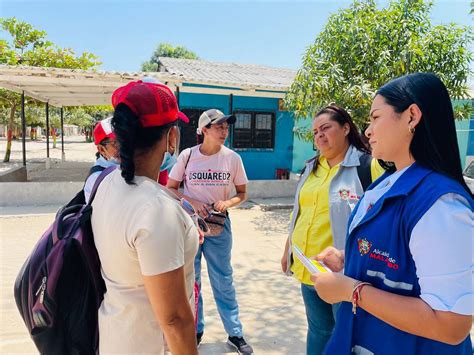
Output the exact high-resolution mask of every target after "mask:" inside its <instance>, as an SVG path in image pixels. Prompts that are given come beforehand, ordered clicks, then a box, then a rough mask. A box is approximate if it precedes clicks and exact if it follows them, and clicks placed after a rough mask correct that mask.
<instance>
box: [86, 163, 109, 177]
mask: <svg viewBox="0 0 474 355" xmlns="http://www.w3.org/2000/svg"><path fill="white" fill-rule="evenodd" d="M104 170H105V168H104V167H103V166H100V165H94V166H93V167H92V168H90V169H89V175H88V176H87V177H89V176H91V175H92V174H94V173H96V172H98V171H104Z"/></svg>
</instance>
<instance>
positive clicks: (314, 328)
mask: <svg viewBox="0 0 474 355" xmlns="http://www.w3.org/2000/svg"><path fill="white" fill-rule="evenodd" d="M301 294H302V295H303V301H304V306H305V308H306V319H307V320H308V333H307V336H306V353H307V354H308V355H319V354H322V353H323V351H324V348H325V347H326V343H327V342H328V340H329V338H330V337H331V334H332V331H333V329H334V324H335V319H336V312H337V309H338V308H339V305H340V303H337V304H334V305H330V304H329V303H326V302H324V301H323V300H322V299H321V298H319V296H318V293H317V292H316V290H315V289H314V287H313V286H312V285H305V284H301Z"/></svg>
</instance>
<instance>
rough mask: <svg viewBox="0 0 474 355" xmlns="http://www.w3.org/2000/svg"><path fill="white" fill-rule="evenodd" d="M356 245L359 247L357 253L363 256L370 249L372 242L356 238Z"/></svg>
mask: <svg viewBox="0 0 474 355" xmlns="http://www.w3.org/2000/svg"><path fill="white" fill-rule="evenodd" d="M357 245H358V247H359V253H360V255H361V256H364V255H365V254H367V253H368V252H369V251H370V248H371V247H372V242H369V241H368V240H367V239H365V238H363V239H360V238H359V239H357Z"/></svg>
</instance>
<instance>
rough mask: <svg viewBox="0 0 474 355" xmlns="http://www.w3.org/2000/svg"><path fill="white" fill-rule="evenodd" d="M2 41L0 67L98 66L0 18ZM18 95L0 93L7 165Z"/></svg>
mask: <svg viewBox="0 0 474 355" xmlns="http://www.w3.org/2000/svg"><path fill="white" fill-rule="evenodd" d="M0 28H1V30H2V32H3V33H2V35H3V36H4V37H9V39H2V40H0V64H7V65H31V66H37V67H55V68H69V69H91V68H95V67H96V66H97V65H99V64H100V62H99V61H98V59H97V57H96V56H95V55H93V54H91V53H88V52H84V53H82V54H81V55H79V56H77V55H76V54H75V53H74V51H73V50H72V49H70V48H60V47H58V46H56V45H54V44H53V43H52V42H50V41H48V40H47V39H46V32H45V31H40V30H37V29H34V28H33V26H31V25H30V24H28V23H26V22H22V21H19V20H17V19H16V18H14V17H13V18H0ZM19 106H20V95H18V94H16V93H13V92H11V91H8V90H4V89H0V107H3V108H5V107H6V108H8V109H9V115H8V117H9V118H8V134H7V137H8V139H7V148H6V151H5V157H4V159H3V161H4V162H8V161H10V153H11V139H12V132H13V127H14V123H15V115H16V114H17V110H18V109H19Z"/></svg>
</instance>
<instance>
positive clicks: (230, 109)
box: [229, 94, 234, 146]
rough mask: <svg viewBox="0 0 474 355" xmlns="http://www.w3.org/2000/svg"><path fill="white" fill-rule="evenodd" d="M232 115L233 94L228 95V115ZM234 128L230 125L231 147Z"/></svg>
mask: <svg viewBox="0 0 474 355" xmlns="http://www.w3.org/2000/svg"><path fill="white" fill-rule="evenodd" d="M233 113H234V94H230V95H229V115H232V114H233ZM233 127H234V126H233V125H232V129H231V130H230V132H229V133H230V134H229V136H230V137H229V142H230V144H231V146H234V128H233Z"/></svg>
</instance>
